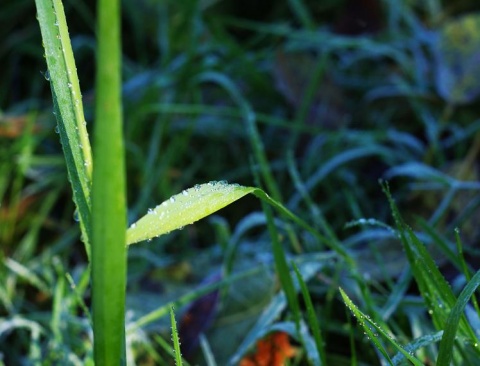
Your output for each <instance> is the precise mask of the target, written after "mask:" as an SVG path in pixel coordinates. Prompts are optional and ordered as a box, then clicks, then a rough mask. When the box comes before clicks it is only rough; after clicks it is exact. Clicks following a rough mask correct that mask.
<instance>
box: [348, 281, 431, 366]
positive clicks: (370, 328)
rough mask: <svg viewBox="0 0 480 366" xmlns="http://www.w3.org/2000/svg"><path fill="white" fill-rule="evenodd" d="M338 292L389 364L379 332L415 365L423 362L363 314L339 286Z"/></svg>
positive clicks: (390, 362)
mask: <svg viewBox="0 0 480 366" xmlns="http://www.w3.org/2000/svg"><path fill="white" fill-rule="evenodd" d="M340 294H341V295H342V298H343V301H344V302H345V305H347V307H348V308H349V309H350V311H351V312H352V314H353V315H354V316H355V318H357V320H358V322H359V323H360V325H361V326H362V328H363V330H364V331H365V334H366V335H367V337H368V338H369V339H370V340H371V341H372V343H373V344H374V346H375V348H376V349H377V350H378V351H379V352H380V353H381V354H382V356H383V357H385V360H387V362H388V363H389V364H390V365H393V362H392V360H391V359H390V356H389V355H388V353H387V351H386V350H385V347H384V346H383V344H382V343H381V342H380V340H379V338H378V336H379V334H380V335H382V336H383V337H384V338H385V339H386V340H387V341H388V343H390V344H391V345H392V346H393V347H394V348H395V349H397V350H398V351H399V352H400V353H402V354H403V355H404V356H405V357H406V358H407V359H408V360H409V361H410V362H412V363H413V364H414V365H415V366H422V365H423V363H422V362H420V361H419V360H418V359H417V358H416V357H414V356H412V355H411V354H409V353H408V352H407V351H405V350H404V349H403V347H402V346H401V345H399V344H398V343H397V342H396V341H395V340H394V339H393V338H392V336H391V335H389V334H388V333H387V332H385V331H384V330H383V329H382V328H381V327H379V326H378V325H377V324H376V323H375V322H373V321H372V320H371V319H370V317H369V316H368V315H365V314H363V313H362V312H361V311H360V309H358V308H357V306H356V305H355V304H354V303H353V302H352V301H351V300H350V298H349V297H348V296H347V294H346V293H345V292H344V291H343V290H342V289H341V288H340Z"/></svg>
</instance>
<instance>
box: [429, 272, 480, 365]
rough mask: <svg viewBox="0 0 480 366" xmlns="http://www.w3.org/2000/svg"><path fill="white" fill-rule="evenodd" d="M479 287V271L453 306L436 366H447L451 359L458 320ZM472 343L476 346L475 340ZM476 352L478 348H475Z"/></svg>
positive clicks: (472, 339)
mask: <svg viewBox="0 0 480 366" xmlns="http://www.w3.org/2000/svg"><path fill="white" fill-rule="evenodd" d="M478 286H480V271H478V272H477V273H476V274H475V275H474V276H473V277H472V279H471V280H470V281H469V282H468V284H467V285H466V286H465V288H464V289H463V290H462V292H461V293H460V296H459V297H458V300H457V302H456V303H455V305H454V306H453V308H452V310H451V312H450V314H449V316H448V319H447V323H446V324H445V330H444V333H443V337H442V340H441V341H440V348H439V352H438V358H437V365H438V366H448V365H450V362H451V360H452V357H453V346H454V342H455V335H456V333H457V329H458V327H459V324H460V319H461V317H462V315H463V311H464V309H465V306H467V303H468V300H469V299H470V298H471V297H472V295H473V294H474V292H475V290H476V289H477V288H478ZM470 340H471V341H472V343H474V344H478V340H477V339H476V338H471V339H470ZM475 348H476V349H477V350H478V346H476V347H475Z"/></svg>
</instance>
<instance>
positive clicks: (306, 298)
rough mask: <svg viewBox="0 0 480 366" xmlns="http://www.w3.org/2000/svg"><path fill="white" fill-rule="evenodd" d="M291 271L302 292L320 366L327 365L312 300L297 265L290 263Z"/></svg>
mask: <svg viewBox="0 0 480 366" xmlns="http://www.w3.org/2000/svg"><path fill="white" fill-rule="evenodd" d="M292 266H293V269H294V270H295V274H296V275H297V280H298V283H299V284H300V289H301V290H302V295H303V300H304V301H305V307H306V308H307V319H308V325H309V326H310V329H311V330H312V332H313V338H314V339H315V346H316V348H317V352H318V356H319V360H320V365H326V364H327V354H326V352H325V347H324V342H323V338H322V333H321V331H320V324H319V323H318V318H317V315H316V314H315V309H314V308H313V303H312V298H311V297H310V293H309V291H308V288H307V284H306V283H305V281H304V280H303V277H302V274H301V273H300V271H299V269H298V267H297V265H296V264H295V263H294V262H292Z"/></svg>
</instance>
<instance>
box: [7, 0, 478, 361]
mask: <svg viewBox="0 0 480 366" xmlns="http://www.w3.org/2000/svg"><path fill="white" fill-rule="evenodd" d="M123 3H124V4H123V6H124V9H123V29H122V42H123V66H122V77H123V80H122V102H123V111H124V122H125V123H124V129H123V133H124V136H125V148H126V177H127V197H126V200H127V208H128V211H127V218H126V219H127V221H128V224H130V225H131V224H134V223H136V222H137V220H138V219H139V218H140V217H142V216H143V215H145V214H148V210H149V209H152V210H153V209H154V208H155V207H156V206H157V205H159V204H160V203H161V202H164V201H169V199H170V197H183V196H182V192H183V191H184V190H185V191H187V192H188V189H189V188H190V187H195V185H196V184H202V183H205V182H210V181H223V180H227V181H228V182H229V183H238V184H241V185H242V186H244V187H253V186H258V187H259V188H261V189H262V190H263V191H264V192H266V194H268V195H270V196H271V198H269V197H267V196H265V193H262V192H263V191H260V190H257V191H256V192H257V193H258V194H259V195H264V196H263V198H265V199H267V200H268V199H270V200H273V201H272V202H276V204H277V207H276V208H277V209H278V208H279V207H280V211H278V210H271V212H270V209H268V208H267V209H265V208H264V207H262V204H261V203H260V201H259V200H258V199H256V198H255V197H253V198H252V197H250V196H251V195H247V196H245V197H244V198H242V199H241V200H238V201H236V202H235V203H234V204H233V205H231V206H228V207H225V208H224V209H222V210H221V211H218V212H217V213H215V214H214V215H213V216H210V217H209V218H206V219H204V220H202V221H199V222H196V223H195V224H194V225H188V226H185V227H184V228H183V230H176V231H172V232H171V233H169V234H168V235H161V236H159V237H158V238H152V236H153V235H146V236H144V237H142V239H149V238H150V240H148V241H145V242H141V243H138V244H135V245H132V246H129V248H128V259H127V261H128V273H127V301H126V317H125V327H126V345H125V348H126V362H127V364H129V365H135V364H136V365H151V364H158V365H173V364H175V360H176V362H177V363H178V364H180V363H183V364H184V365H188V364H192V365H193V364H200V365H215V364H216V365H242V364H243V365H244V366H245V365H248V362H249V361H251V360H254V359H256V358H255V357H257V356H258V357H260V356H262V355H263V356H269V357H270V356H271V357H273V356H274V355H275V352H276V351H275V347H273V346H272V348H270V351H268V352H267V351H265V350H263V351H262V347H263V348H265V347H266V345H269V344H270V343H269V342H271V340H272V339H285V338H283V336H282V337H275V336H274V335H276V334H277V333H281V334H286V335H287V337H286V339H287V340H288V345H286V344H283V346H282V347H284V348H285V350H288V352H286V353H288V355H289V357H290V358H288V362H290V363H289V364H291V365H305V364H312V365H325V364H327V365H330V364H332V365H352V364H357V365H380V364H389V365H402V364H406V363H407V362H410V363H413V364H419V365H421V364H437V365H442V364H443V365H447V364H452V365H475V364H476V360H477V359H478V357H479V352H480V351H479V348H478V337H479V336H480V335H479V334H478V329H479V322H480V321H479V317H480V312H479V311H478V304H477V301H476V298H475V296H476V295H475V294H476V291H477V287H478V283H479V282H478V281H479V280H478V272H477V271H478V259H479V252H478V248H476V245H475V244H476V243H477V242H478V238H479V237H480V231H479V228H478V225H477V223H478V219H479V218H480V216H479V212H480V211H479V205H480V195H479V190H480V184H479V183H478V169H479V166H478V146H480V144H479V143H478V141H480V140H479V136H480V133H479V130H480V121H479V120H478V115H479V112H480V111H479V110H478V103H476V102H477V100H478V91H479V89H478V86H477V85H476V84H475V83H473V84H471V83H470V82H469V81H471V80H477V79H478V73H479V70H478V69H477V67H478V65H477V64H476V62H474V60H476V57H478V51H477V50H478V49H480V47H479V46H480V39H478V40H477V38H478V34H479V33H478V32H477V30H478V29H479V27H480V25H479V24H480V16H479V15H478V13H477V12H478V11H479V10H480V9H479V8H478V5H477V4H476V3H475V2H473V1H464V2H459V4H454V5H451V4H450V5H445V4H444V3H442V2H440V1H436V0H434V1H429V2H425V4H423V3H422V4H415V5H413V3H410V2H396V1H362V2H361V3H362V4H363V5H364V6H363V8H365V9H368V11H366V12H365V13H366V14H363V12H362V13H361V12H359V11H357V10H355V9H356V8H355V6H354V5H352V4H353V3H354V2H353V1H344V2H331V1H330V2H322V4H318V3H317V2H314V1H307V0H304V1H302V0H300V1H299V0H296V1H294V0H292V1H285V2H277V3H273V2H272V3H271V6H270V8H269V7H268V6H267V5H268V2H265V4H264V5H262V6H265V8H258V13H256V10H255V6H253V5H252V6H251V7H250V6H249V5H248V4H245V5H243V6H240V5H237V4H236V3H235V2H233V1H227V0H223V1H216V2H215V1H213V2H208V1H200V2H197V1H182V2H173V1H166V2H160V3H155V2H147V1H140V2H131V1H124V2H123ZM359 3H360V2H359ZM460 3H461V4H460ZM64 6H65V10H66V20H67V23H68V26H69V33H70V38H71V41H72V48H73V54H74V55H75V62H76V64H77V71H78V77H79V80H80V85H81V86H82V91H83V108H84V112H85V120H86V122H87V125H86V128H87V130H88V131H89V132H92V131H93V126H94V123H93V108H94V105H95V104H94V102H95V98H96V96H97V95H96V93H98V90H95V88H94V82H93V80H94V77H93V76H94V62H93V59H94V57H95V56H96V55H95V42H96V41H95V36H94V28H95V26H94V24H95V22H96V20H95V16H94V14H95V11H94V8H93V4H90V3H89V2H70V1H65V3H64ZM2 14H3V15H1V16H0V17H1V18H0V19H2V21H3V23H2V24H4V27H2V30H0V34H3V39H5V42H3V43H2V45H0V54H3V55H4V56H5V57H1V58H0V65H1V66H2V69H3V70H4V74H5V78H3V79H2V80H1V81H0V85H1V87H0V106H1V108H2V111H1V114H0V154H1V155H0V156H1V159H0V203H1V205H0V243H1V245H2V254H1V260H2V266H1V267H0V278H1V281H0V354H1V357H0V360H1V361H0V362H3V364H5V365H10V364H18V363H22V364H27V365H30V364H42V365H43V364H45V365H49V364H73V365H88V364H92V362H93V361H92V360H93V348H92V347H93V343H92V324H91V314H90V307H91V301H92V299H91V288H90V272H89V271H88V269H87V267H88V263H89V262H88V256H87V253H86V251H85V248H84V245H83V244H82V242H81V240H80V230H79V225H78V222H77V220H79V219H80V220H84V219H82V218H81V217H80V218H79V216H78V215H79V214H80V216H81V215H82V213H83V211H82V208H81V207H80V210H76V206H75V204H74V203H73V201H72V197H74V196H75V195H77V196H76V198H75V201H76V202H77V203H78V194H79V192H78V191H75V188H74V190H73V191H72V189H71V188H70V184H69V182H68V178H67V176H68V174H67V169H66V167H65V166H66V164H65V158H64V155H63V152H62V146H61V145H60V143H59V140H62V141H65V138H66V137H64V135H65V131H62V130H60V131H58V132H60V134H57V133H56V131H55V125H56V123H55V116H54V115H53V114H52V111H53V107H52V102H51V95H50V94H49V91H48V82H47V81H46V80H45V78H47V79H49V78H51V73H50V74H46V73H45V71H46V64H45V60H44V59H43V58H42V54H43V53H45V51H44V50H43V49H42V42H41V39H40V32H39V28H38V23H37V22H36V20H35V10H34V8H33V6H31V5H30V4H29V3H28V2H26V1H17V2H12V1H7V4H6V5H5V6H4V8H3V10H2ZM24 19H25V20H28V21H26V23H27V24H26V25H25V27H22V30H17V28H14V27H13V24H16V23H18V21H19V20H24ZM458 39H461V40H462V41H461V42H458ZM47 56H48V55H47ZM42 73H43V75H42ZM44 75H46V76H44ZM59 135H60V136H59ZM63 147H64V148H65V144H64V145H63ZM77 147H78V146H77ZM80 150H81V149H80ZM80 150H79V151H80ZM93 155H94V156H95V151H93ZM72 156H73V157H75V156H78V154H77V155H75V154H72ZM67 160H68V159H67ZM79 161H80V162H81V160H79ZM67 164H77V165H78V162H75V161H74V162H73V163H67ZM80 165H81V164H80ZM379 180H382V181H388V185H389V188H388V189H387V188H386V186H385V183H382V184H379ZM79 187H80V188H82V187H84V186H82V185H80V186H79ZM82 189H83V188H82ZM192 189H193V188H192ZM251 189H254V188H251ZM384 191H385V192H384ZM385 193H387V194H385ZM177 194H179V195H180V196H175V195H177ZM201 205H202V209H203V210H204V211H205V212H208V213H210V212H211V210H209V209H208V207H207V206H208V200H207V202H205V203H202V204H201ZM274 206H275V205H274ZM274 208H275V207H274ZM283 209H285V210H288V212H291V214H292V215H293V216H285V215H282V214H281V213H285V212H286V211H282V210H283ZM159 212H160V211H159ZM392 213H393V215H392ZM189 214H190V212H189V213H188V214H186V215H185V216H189ZM179 215H180V216H182V215H181V212H180V213H179ZM147 216H148V215H147ZM187 218H188V217H187ZM182 219H183V217H182ZM187 221H188V220H187ZM191 221H195V220H190V221H188V222H185V223H189V222H191ZM82 222H83V221H82ZM178 222H183V221H182V220H180V219H178ZM149 225H150V223H149ZM152 225H153V224H152ZM174 226H175V225H174ZM174 226H173V227H172V228H174ZM182 226H183V225H182ZM168 227H169V228H170V226H168ZM167 231H170V230H167ZM162 234H163V232H162ZM84 236H85V229H84ZM292 263H293V264H294V265H292ZM340 289H341V290H340ZM172 306H175V318H176V319H177V322H178V335H179V337H180V339H179V342H180V347H181V348H182V357H183V359H182V358H180V355H179V352H178V349H177V350H176V351H175V352H172V349H173V347H172V341H171V336H172V330H171V329H170V327H171V323H170V319H169V317H168V315H169V314H170V310H171V308H172ZM176 334H177V331H176V330H174V332H173V336H174V344H175V346H177V345H178V344H177V343H178V342H177V340H175V338H176V337H175V335H176ZM291 348H292V349H295V351H294V352H293V351H292V350H291ZM262 352H264V353H265V355H264V354H262ZM279 352H280V351H279ZM267 353H268V355H266V354H267ZM284 356H285V355H284ZM407 360H410V361H407Z"/></svg>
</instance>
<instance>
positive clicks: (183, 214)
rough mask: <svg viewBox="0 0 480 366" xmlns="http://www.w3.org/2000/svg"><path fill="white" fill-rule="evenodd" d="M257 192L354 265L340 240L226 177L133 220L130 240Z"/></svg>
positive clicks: (178, 225)
mask: <svg viewBox="0 0 480 366" xmlns="http://www.w3.org/2000/svg"><path fill="white" fill-rule="evenodd" d="M247 194H253V195H254V196H256V197H257V198H259V199H260V200H262V201H263V202H265V203H268V204H269V205H270V206H272V207H273V208H275V209H276V210H277V211H278V212H280V213H281V214H282V215H283V216H285V217H287V218H288V219H290V220H292V221H293V222H294V223H296V224H297V225H299V226H300V227H302V228H303V229H305V230H307V231H308V232H310V233H311V234H312V235H313V236H315V238H317V239H318V241H319V242H320V243H323V244H325V245H327V246H328V247H330V248H332V249H333V250H334V251H335V252H337V253H338V254H340V255H341V256H342V257H343V258H344V259H345V260H347V261H350V262H351V264H352V265H353V262H352V259H351V258H350V256H349V254H348V253H347V251H346V250H345V249H344V248H342V247H341V246H340V245H339V244H338V243H336V242H334V241H331V240H328V239H327V238H324V237H323V236H322V235H320V234H319V233H318V232H317V231H316V230H315V229H314V228H312V227H311V226H310V225H308V224H307V223H306V222H305V221H303V220H302V219H300V218H299V217H298V216H296V215H294V214H293V213H292V212H290V211H289V210H288V209H287V208H286V207H285V206H283V205H282V204H281V203H279V202H278V201H276V200H274V199H273V198H271V197H270V196H269V195H268V194H266V193H265V192H264V191H263V190H261V189H260V188H255V187H245V186H241V185H239V184H228V183H227V182H225V181H219V182H210V183H205V184H197V185H196V186H195V187H193V188H189V189H187V190H184V191H183V192H182V193H179V194H177V195H175V196H172V197H171V198H170V199H168V200H167V201H164V202H163V203H162V204H160V205H158V206H157V207H155V208H154V209H152V210H149V212H148V213H147V214H146V215H145V216H143V217H142V218H140V219H139V220H138V221H137V222H135V223H133V224H132V225H131V226H130V228H129V229H128V230H127V244H133V243H137V242H139V241H142V240H147V239H151V238H154V237H157V236H160V235H164V234H167V233H169V232H170V231H172V230H176V229H180V228H182V227H184V226H185V225H189V224H192V223H194V222H195V221H198V220H200V219H202V218H204V217H206V216H208V215H210V214H212V213H214V212H216V211H218V210H220V209H222V208H224V207H226V206H228V205H229V204H231V203H233V202H235V201H236V200H238V199H240V198H242V197H243V196H245V195H247Z"/></svg>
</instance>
